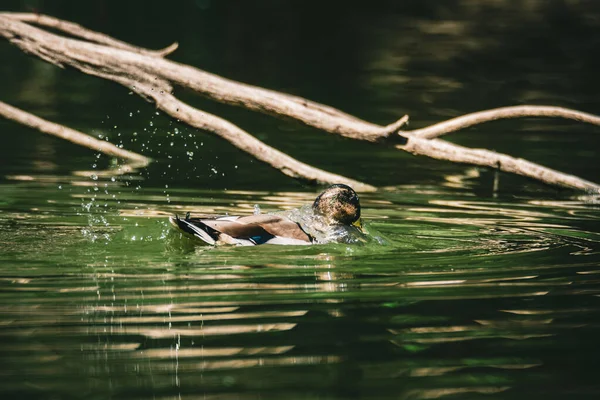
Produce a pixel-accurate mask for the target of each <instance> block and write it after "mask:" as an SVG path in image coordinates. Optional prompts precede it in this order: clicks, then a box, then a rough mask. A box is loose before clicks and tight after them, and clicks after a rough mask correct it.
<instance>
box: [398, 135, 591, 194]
mask: <svg viewBox="0 0 600 400" xmlns="http://www.w3.org/2000/svg"><path fill="white" fill-rule="evenodd" d="M396 148H398V149H401V150H405V151H408V152H410V153H413V154H418V155H426V156H429V157H431V158H435V159H438V160H445V161H453V162H457V163H463V164H473V165H479V166H483V167H489V168H494V169H498V170H500V171H503V172H509V173H513V174H517V175H521V176H525V177H528V178H531V179H534V180H537V181H541V182H544V183H546V184H549V185H554V186H560V187H568V188H574V189H579V190H585V191H590V192H595V193H600V185H598V184H596V183H594V182H590V181H587V180H585V179H581V178H578V177H576V176H574V175H569V174H565V173H562V172H560V171H556V170H554V169H551V168H547V167H544V166H542V165H539V164H536V163H533V162H531V161H527V160H524V159H521V158H514V157H511V156H507V155H506V154H502V153H496V152H495V151H491V150H485V149H470V148H468V147H463V146H459V145H456V144H452V143H449V142H446V141H444V140H440V139H423V138H418V137H411V138H410V139H409V140H408V143H407V144H406V145H398V146H396Z"/></svg>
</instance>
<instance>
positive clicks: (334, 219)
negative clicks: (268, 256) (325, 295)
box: [169, 183, 362, 246]
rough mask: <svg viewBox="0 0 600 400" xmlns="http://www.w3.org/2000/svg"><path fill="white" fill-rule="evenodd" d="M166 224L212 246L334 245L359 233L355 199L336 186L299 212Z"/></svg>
mask: <svg viewBox="0 0 600 400" xmlns="http://www.w3.org/2000/svg"><path fill="white" fill-rule="evenodd" d="M169 221H170V223H171V224H172V225H173V226H174V227H175V228H176V229H177V230H178V231H179V232H183V233H186V234H189V235H191V236H193V237H195V238H197V239H200V240H201V241H202V242H204V243H205V244H209V245H213V246H218V245H237V246H257V245H262V244H275V245H310V244H317V243H326V242H329V241H338V239H339V238H340V237H342V236H343V235H342V234H340V232H348V231H352V230H354V231H357V232H359V233H362V220H361V209H360V201H359V198H358V195H357V194H356V192H355V191H354V190H353V189H352V188H351V187H350V186H348V185H344V184H340V183H338V184H334V185H331V186H329V187H327V188H326V189H325V190H323V192H321V193H320V194H319V195H318V196H317V198H316V199H315V201H314V202H313V203H312V205H311V206H305V207H302V208H301V209H295V210H291V211H284V212H280V213H268V214H255V215H246V216H216V217H215V216H213V217H200V218H192V217H191V216H190V213H189V212H188V213H187V214H186V216H185V218H179V216H178V215H175V216H173V217H170V218H169ZM332 233H333V234H332Z"/></svg>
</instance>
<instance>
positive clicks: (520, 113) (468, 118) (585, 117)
mask: <svg viewBox="0 0 600 400" xmlns="http://www.w3.org/2000/svg"><path fill="white" fill-rule="evenodd" d="M521 117H555V118H566V119H572V120H575V121H579V122H587V123H588V124H592V125H597V126H600V117H598V116H596V115H593V114H588V113H585V112H581V111H577V110H571V109H568V108H563V107H553V106H511V107H500V108H494V109H492V110H486V111H479V112H474V113H471V114H467V115H461V116H460V117H456V118H452V119H449V120H447V121H444V122H440V123H437V124H434V125H431V126H428V127H426V128H422V129H414V130H411V131H405V132H402V133H405V134H406V133H410V134H411V135H413V136H418V137H421V138H424V139H433V138H436V137H440V136H442V135H445V134H447V133H450V132H455V131H458V130H461V129H465V128H468V127H470V126H473V125H478V124H482V123H484V122H488V121H495V120H497V119H508V118H521Z"/></svg>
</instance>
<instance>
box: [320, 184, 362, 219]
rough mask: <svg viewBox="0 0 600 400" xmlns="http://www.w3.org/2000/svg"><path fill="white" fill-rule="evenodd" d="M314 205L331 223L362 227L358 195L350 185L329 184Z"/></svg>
mask: <svg viewBox="0 0 600 400" xmlns="http://www.w3.org/2000/svg"><path fill="white" fill-rule="evenodd" d="M312 207H313V210H314V211H315V212H316V213H318V214H320V215H322V216H323V217H325V219H326V220H327V222H328V223H329V224H332V225H336V224H341V225H354V226H356V227H358V228H361V227H362V224H361V220H360V202H359V200H358V195H357V194H356V192H355V191H354V190H352V188H351V187H350V186H348V185H343V184H335V185H331V186H329V187H328V188H327V189H325V190H324V191H323V192H322V193H321V194H320V195H318V196H317V198H316V199H315V202H314V203H313V205H312Z"/></svg>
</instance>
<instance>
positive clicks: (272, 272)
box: [0, 1, 600, 399]
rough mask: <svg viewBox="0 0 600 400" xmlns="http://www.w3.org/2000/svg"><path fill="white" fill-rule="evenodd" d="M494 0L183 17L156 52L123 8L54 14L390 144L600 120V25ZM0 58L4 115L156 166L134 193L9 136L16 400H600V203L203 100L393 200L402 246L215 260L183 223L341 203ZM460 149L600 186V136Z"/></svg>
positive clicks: (7, 352)
mask: <svg viewBox="0 0 600 400" xmlns="http://www.w3.org/2000/svg"><path fill="white" fill-rule="evenodd" d="M13 3H14V9H22V8H19V7H24V4H25V3H26V2H25V3H23V4H22V3H21V2H13ZM478 3H479V2H470V1H454V2H449V4H450V5H447V6H441V5H437V2H421V3H420V4H422V5H421V6H417V5H412V6H397V5H394V4H393V3H392V2H390V3H389V4H386V5H382V6H380V7H371V8H367V7H366V6H365V7H364V8H361V7H358V6H356V7H348V8H344V9H343V10H344V11H343V12H339V13H338V14H336V12H338V11H339V10H338V9H335V7H333V6H331V7H330V8H327V7H323V8H321V9H320V10H321V11H322V13H320V14H318V15H315V11H314V10H315V9H314V6H315V4H312V3H311V2H310V1H309V2H290V3H289V4H288V5H287V6H276V5H275V4H277V3H266V2H265V3H263V4H269V6H268V7H267V6H266V5H262V6H261V5H253V6H249V5H246V3H244V2H242V3H239V4H237V3H235V4H236V7H226V6H223V5H216V4H215V2H210V1H198V2H189V3H186V4H185V5H182V6H181V9H179V10H175V9H170V10H161V13H160V17H161V18H158V16H157V15H156V11H155V10H150V9H143V10H141V9H140V10H137V11H138V12H142V13H143V14H140V15H142V16H143V17H144V18H140V19H139V20H137V21H136V23H139V25H140V28H139V29H136V30H132V29H131V26H130V25H129V24H130V23H131V21H130V20H129V19H127V18H125V15H126V13H125V14H124V11H123V9H122V5H119V4H114V5H113V4H112V3H111V2H101V3H98V4H101V5H96V6H90V5H87V6H84V5H70V6H69V7H82V9H78V8H75V9H73V10H71V11H69V9H67V8H64V7H66V6H59V5H54V6H52V7H56V8H51V9H48V10H44V11H46V12H48V13H51V14H53V15H57V16H65V15H67V16H68V15H71V16H70V17H69V18H72V19H77V21H78V22H82V23H85V24H87V25H88V26H92V27H96V28H98V29H101V30H104V31H107V32H109V33H111V34H114V35H115V36H117V37H119V38H122V39H125V40H131V41H135V42H136V43H139V44H142V45H148V46H154V47H160V46H162V45H166V43H165V42H164V41H165V40H166V39H165V38H168V39H173V40H175V38H176V39H177V40H180V42H181V48H180V50H178V52H177V53H176V54H175V55H174V58H175V59H178V60H181V61H184V62H191V63H194V64H196V65H201V66H202V67H204V68H207V69H209V70H210V71H213V72H216V73H220V74H223V75H224V76H227V77H232V78H236V79H241V80H244V81H246V82H251V83H255V84H259V85H263V86H267V87H270V88H274V89H277V90H284V91H287V92H292V93H296V94H300V95H304V96H307V97H309V98H311V99H314V100H318V101H323V102H326V103H328V104H332V105H334V106H337V107H340V108H342V109H343V110H345V111H348V112H351V113H355V114H357V115H359V116H361V117H363V118H366V119H369V120H373V121H376V122H381V123H385V122H389V121H391V120H394V119H395V118H397V117H398V115H399V114H402V113H404V112H410V114H411V116H413V118H412V124H413V125H414V126H415V127H417V126H423V125H425V124H427V123H430V122H434V121H438V120H440V119H444V118H447V117H450V116H455V115H458V114H461V113H464V112H469V111H475V110H479V109H481V108H486V107H494V106H501V105H507V104H517V103H524V102H530V103H533V102H537V103H540V102H541V103H545V104H554V105H565V106H572V107H575V108H579V109H583V110H586V111H591V112H596V113H598V110H600V107H599V106H600V103H599V102H598V97H597V93H598V89H599V87H600V80H599V79H598V78H597V76H596V75H597V74H596V71H597V61H596V59H595V58H594V55H593V52H592V51H590V49H593V48H595V47H596V46H597V44H598V40H599V38H598V35H597V34H595V32H597V28H598V25H600V22H599V21H600V17H598V16H599V15H600V14H599V13H598V9H597V6H596V4H595V3H594V2H586V1H582V2H560V1H554V2H544V3H543V4H542V3H541V2H535V1H531V2H529V1H528V2H519V3H518V4H517V3H516V2H515V3H514V4H512V3H510V2H509V3H507V4H504V3H502V4H501V3H497V2H496V3H490V4H487V5H477V4H478ZM219 4H221V3H219ZM519 5H520V6H519ZM517 6H519V7H521V8H519V9H518V10H517V9H515V8H514V7H517ZM47 7H51V6H50V5H47ZM85 7H99V8H98V9H94V10H91V11H90V10H87V12H84V11H85V10H83V8H85ZM132 7H133V6H132ZM311 7H312V8H311ZM100 11H101V12H100ZM125 11H126V10H125ZM69 13H71V14H69ZM73 13H74V14H75V17H73V16H72V15H73ZM334 15H335V16H336V17H337V18H333V16H334ZM80 16H81V17H80ZM319 16H320V17H319ZM309 17H310V20H311V22H312V24H310V25H308V24H306V19H307V18H309ZM80 18H84V19H80ZM121 19H125V20H124V21H121ZM108 21H114V22H111V23H112V25H111V24H108ZM559 22H560V23H559ZM157 27H164V30H162V29H160V31H159V30H158V28H157ZM109 28H110V29H109ZM167 28H168V29H167ZM274 30H275V31H278V32H280V34H278V35H273V31H274ZM141 32H146V33H144V34H141ZM541 38H543V43H544V44H545V46H541V45H539V43H540V40H542V39H541ZM290 43H292V44H294V46H291V45H290ZM332 49H333V50H332ZM0 58H2V59H10V62H7V63H2V65H1V66H0V69H2V71H3V72H5V73H6V74H8V75H7V76H14V79H11V80H10V81H9V82H7V83H6V86H5V87H4V90H5V92H4V93H5V96H4V99H3V100H5V101H7V102H9V103H13V104H15V105H18V106H20V107H23V108H24V109H26V110H28V111H31V112H34V113H37V114H39V115H41V116H43V117H45V118H48V119H51V120H56V121H58V122H63V123H65V124H68V125H71V126H73V127H76V128H79V129H81V130H85V131H86V132H90V133H93V134H95V135H103V137H106V136H107V137H108V138H109V140H110V141H111V142H113V143H116V144H123V145H124V147H125V148H128V149H132V150H135V151H140V152H143V153H144V154H147V155H149V156H151V157H153V158H155V159H156V162H155V163H153V164H152V165H151V166H150V167H148V168H146V169H142V170H140V171H138V172H135V173H133V174H127V175H117V174H116V173H115V172H114V170H113V169H111V167H114V165H113V162H112V161H111V160H110V159H108V158H106V157H104V156H97V155H96V154H93V153H92V152H90V151H88V150H85V149H80V148H78V147H75V146H72V145H70V144H66V143H63V142H60V141H58V140H54V139H51V138H46V137H44V136H43V135H41V134H38V133H36V132H34V131H31V130H28V129H25V128H23V127H20V126H17V125H15V124H12V123H9V122H5V121H0V130H1V131H2V132H6V133H7V134H6V135H4V136H3V146H1V147H0V159H2V163H0V193H1V195H0V250H1V251H0V355H1V358H2V363H0V377H1V378H2V379H1V383H0V393H2V397H3V398H4V397H5V398H12V397H19V398H44V399H46V398H85V399H94V398H98V399H105V398H113V399H131V398H153V399H178V398H182V399H192V398H202V399H224V398H241V399H282V398H285V399H351V398H353V399H356V398H364V399H397V398H400V399H436V398H444V399H445V398H448V399H457V398H460V399H463V398H464V399H473V398H493V399H531V398H545V399H565V398H590V399H595V398H598V396H599V395H600V393H599V392H600V386H599V385H598V383H597V368H596V364H597V357H598V350H597V347H598V346H597V343H596V342H597V337H598V334H599V325H598V321H599V320H600V285H599V283H600V281H599V280H598V276H599V275H598V274H599V273H600V199H599V198H598V197H597V196H592V195H587V194H584V193H576V192H570V191H558V190H555V189H553V188H548V187H545V186H542V185H539V184H537V183H535V182H530V181H526V180H523V179H521V178H517V177H510V176H506V175H502V176H501V177H500V190H499V192H497V193H494V192H493V191H492V187H493V179H494V175H493V173H490V172H488V171H484V170H477V169H474V168H471V167H468V166H460V165H449V164H446V163H442V162H437V161H432V160H427V159H424V158H415V157H412V156H409V155H404V154H399V153H398V152H397V151H394V150H393V149H387V148H384V147H381V146H375V145H372V146H371V145H368V146H367V145H365V144H362V143H354V142H352V141H349V140H342V139H339V138H335V137H332V136H331V135H325V134H323V133H320V132H315V131H314V130H311V129H308V128H305V127H302V126H299V125H296V124H294V123H290V122H289V121H280V120H276V119H273V118H270V117H264V116H257V115H254V114H253V113H247V112H245V111H243V110H239V109H235V108H231V107H225V106H220V105H214V104H212V103H210V102H207V101H204V100H198V99H197V98H195V97H192V96H190V95H189V94H186V93H181V95H182V96H184V97H185V96H187V97H186V98H188V99H190V101H193V102H194V104H196V105H199V106H201V107H203V108H205V109H207V110H208V111H211V112H217V113H219V114H220V115H223V116H225V117H227V118H230V119H232V120H234V121H235V122H236V123H238V124H240V126H242V127H243V128H245V129H247V130H249V131H250V132H252V133H253V134H256V135H257V136H258V137H259V138H261V139H263V140H265V141H267V142H268V143H270V144H273V145H274V146H277V147H278V148H281V149H282V150H284V151H289V152H291V153H292V154H293V155H294V156H295V157H298V158H299V159H301V160H303V161H306V162H309V163H314V164H316V165H317V166H320V167H322V168H326V169H328V170H331V171H333V172H337V173H341V174H345V175H348V176H351V177H353V178H356V179H362V180H365V181H367V182H369V183H372V184H377V185H380V186H383V187H384V188H382V190H380V191H379V192H377V193H372V194H361V196H360V197H361V202H362V205H363V212H362V215H363V218H364V220H365V225H366V229H367V230H368V231H369V232H370V233H371V235H372V236H373V237H375V236H376V237H380V238H381V240H376V241H369V242H367V243H365V244H362V245H348V244H337V245H335V244H331V245H318V246H297V247H288V246H286V247H278V246H257V247H253V248H246V247H245V248H235V247H220V248H210V247H205V246H197V245H196V244H195V243H194V242H192V241H189V240H186V239H182V238H180V237H179V236H178V235H177V234H176V233H175V232H173V231H172V229H171V227H170V226H169V224H168V221H167V219H168V216H170V215H173V214H174V213H178V214H180V215H183V214H185V212H186V211H191V212H192V214H194V213H198V214H207V213H215V214H223V215H224V214H237V213H243V214H246V215H250V214H252V213H254V212H255V210H260V211H261V212H281V211H285V210H289V209H292V208H296V207H300V206H302V205H304V204H310V203H311V202H312V201H313V200H314V197H315V195H316V194H317V192H318V189H317V188H312V187H307V186H304V185H302V184H300V183H298V182H295V181H293V180H289V179H287V178H286V177H284V176H282V175H281V174H279V173H278V172H275V171H272V170H271V169H269V168H268V167H265V166H263V165H261V164H259V163H257V162H256V161H254V160H252V159H250V158H248V157H246V156H245V155H243V154H242V153H240V152H238V151H237V150H234V149H232V148H231V147H230V146H229V145H228V144H226V143H223V142H221V141H219V140H217V139H215V138H213V137H212V136H210V135H208V134H206V133H202V132H198V131H196V130H193V129H190V128H186V127H185V126H182V125H180V124H178V123H177V122H175V121H171V120H169V119H168V118H166V117H164V116H163V115H161V114H160V113H159V114H157V113H156V110H154V109H153V108H152V106H151V105H148V104H145V103H143V102H142V101H141V100H139V99H138V98H136V97H135V96H130V95H128V94H127V91H126V90H123V89H121V88H119V87H117V86H114V85H110V84H105V83H104V82H102V81H100V80H98V79H95V78H90V77H85V76H83V75H81V74H79V73H77V72H75V71H69V70H66V71H59V70H58V69H56V68H55V67H51V66H47V65H45V64H44V63H42V62H39V61H37V60H34V59H31V58H27V57H25V56H22V55H21V53H20V52H19V51H16V50H14V49H12V48H10V47H8V46H3V47H0ZM250 66H251V67H250ZM467 67H468V68H467ZM490 93H492V94H493V95H490ZM178 94H180V93H178ZM451 139H452V140H453V141H456V142H458V143H460V144H465V145H468V146H473V147H488V148H494V149H496V150H499V151H505V152H508V153H510V154H514V155H515V156H518V157H526V158H529V159H532V160H534V161H537V162H541V163H544V164H546V165H549V166H552V167H555V168H558V169H562V170H564V171H567V172H570V173H575V174H579V175H581V176H583V177H584V178H587V179H590V180H596V181H597V180H598V178H597V177H598V172H599V169H598V168H599V164H598V162H597V151H596V149H597V148H598V129H597V128H591V127H588V126H582V125H581V124H577V123H573V122H557V121H549V120H527V121H508V122H501V123H494V124H487V125H485V126H482V127H478V128H475V129H471V130H469V131H468V132H464V133H460V134H456V135H452V136H451ZM171 143H172V145H171ZM256 205H258V208H257V207H255V206H256Z"/></svg>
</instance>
